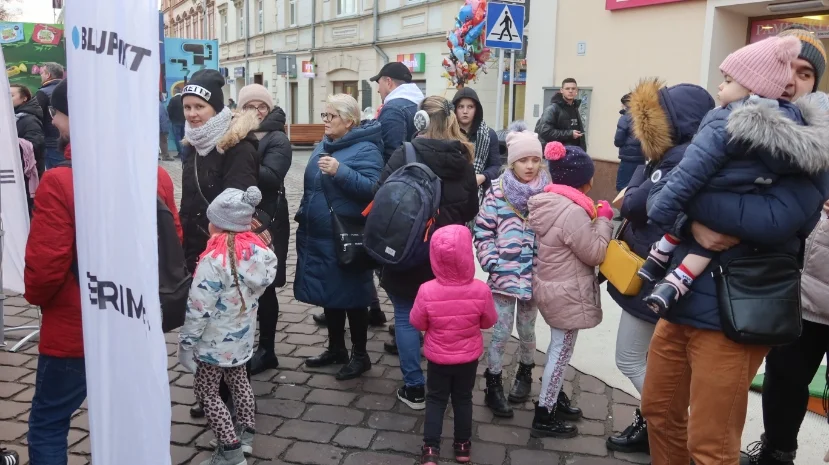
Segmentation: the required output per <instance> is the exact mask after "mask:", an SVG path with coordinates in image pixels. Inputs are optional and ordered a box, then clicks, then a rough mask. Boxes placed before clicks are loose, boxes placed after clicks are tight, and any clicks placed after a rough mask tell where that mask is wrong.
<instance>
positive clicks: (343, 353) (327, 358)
mask: <svg viewBox="0 0 829 465" xmlns="http://www.w3.org/2000/svg"><path fill="white" fill-rule="evenodd" d="M348 362H349V359H348V350H346V349H345V348H343V349H331V348H329V349H328V350H326V351H325V352H323V353H321V354H319V355H317V356H316V357H309V358H306V359H305V365H307V366H309V367H311V368H318V367H324V366H328V365H337V364H345V363H348Z"/></svg>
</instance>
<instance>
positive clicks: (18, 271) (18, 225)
mask: <svg viewBox="0 0 829 465" xmlns="http://www.w3.org/2000/svg"><path fill="white" fill-rule="evenodd" d="M0 67H2V68H0V69H6V58H5V56H3V50H2V49H0ZM9 92H10V90H9V78H8V77H6V76H3V77H2V78H0V220H2V225H0V226H2V227H0V229H2V230H3V236H2V238H0V240H2V241H3V243H2V244H0V250H2V258H3V264H2V270H3V275H2V280H0V283H1V284H2V288H0V290H2V289H9V290H11V291H14V292H19V293H21V294H22V293H23V291H24V288H25V286H24V285H23V268H24V267H25V263H24V258H25V256H26V240H27V239H28V237H29V205H28V203H27V199H26V187H25V186H24V185H23V183H24V182H27V181H26V178H25V177H24V176H23V164H22V162H21V161H20V146H19V145H18V143H17V120H15V118H14V106H12V99H11V95H10V93H9ZM0 311H3V310H2V308H0ZM0 321H2V318H0ZM0 331H2V328H0Z"/></svg>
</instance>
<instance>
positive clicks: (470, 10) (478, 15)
mask: <svg viewBox="0 0 829 465" xmlns="http://www.w3.org/2000/svg"><path fill="white" fill-rule="evenodd" d="M486 2H487V0H466V3H465V4H464V6H463V7H462V8H461V11H460V13H458V17H457V18H456V19H455V27H454V28H453V29H452V30H451V31H449V33H448V37H447V40H446V45H447V46H449V51H450V53H449V56H448V57H446V58H444V59H443V69H444V70H445V71H444V73H443V76H444V77H446V78H447V79H449V80H450V81H451V82H452V84H453V85H454V86H456V87H459V88H460V87H463V86H464V84H466V83H467V82H469V81H474V80H475V79H476V78H477V76H478V72H479V71H483V72H484V73H486V62H487V60H489V55H490V50H489V49H488V48H486V47H484V42H485V40H484V38H485V36H486Z"/></svg>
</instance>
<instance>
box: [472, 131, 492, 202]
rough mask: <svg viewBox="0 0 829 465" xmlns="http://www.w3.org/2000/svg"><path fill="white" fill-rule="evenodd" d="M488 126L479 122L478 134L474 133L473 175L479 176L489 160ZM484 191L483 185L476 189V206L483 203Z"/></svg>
mask: <svg viewBox="0 0 829 465" xmlns="http://www.w3.org/2000/svg"><path fill="white" fill-rule="evenodd" d="M489 142H490V140H489V126H487V125H486V123H485V122H484V121H483V120H481V124H480V125H478V132H476V133H475V159H474V160H472V167H473V168H475V174H476V175H478V174H481V173H483V172H484V169H486V163H487V161H488V159H489ZM485 194H486V191H485V190H484V187H483V185H481V186H480V187H478V204H479V205H480V204H481V203H482V202H483V201H484V195H485Z"/></svg>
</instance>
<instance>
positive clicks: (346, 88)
mask: <svg viewBox="0 0 829 465" xmlns="http://www.w3.org/2000/svg"><path fill="white" fill-rule="evenodd" d="M334 93H335V94H348V95H350V96H352V97H354V100H357V101H358V102H359V101H360V100H359V97H360V88H359V87H358V86H357V81H334Z"/></svg>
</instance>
